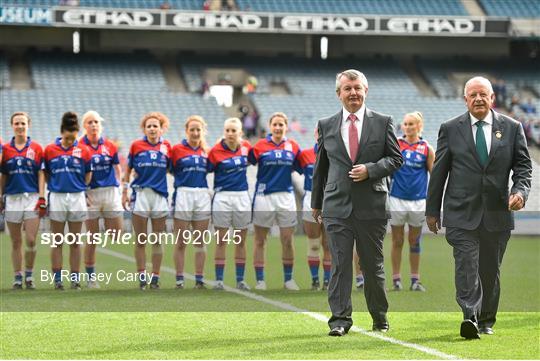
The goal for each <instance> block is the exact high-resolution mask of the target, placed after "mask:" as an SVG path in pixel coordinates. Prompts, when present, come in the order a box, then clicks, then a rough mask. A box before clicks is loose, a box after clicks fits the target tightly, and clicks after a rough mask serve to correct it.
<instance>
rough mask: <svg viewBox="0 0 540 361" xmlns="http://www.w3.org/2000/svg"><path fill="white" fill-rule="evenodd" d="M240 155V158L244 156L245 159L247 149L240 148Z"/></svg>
mask: <svg viewBox="0 0 540 361" xmlns="http://www.w3.org/2000/svg"><path fill="white" fill-rule="evenodd" d="M240 154H242V156H244V157H247V155H248V149H247V147H241V148H240Z"/></svg>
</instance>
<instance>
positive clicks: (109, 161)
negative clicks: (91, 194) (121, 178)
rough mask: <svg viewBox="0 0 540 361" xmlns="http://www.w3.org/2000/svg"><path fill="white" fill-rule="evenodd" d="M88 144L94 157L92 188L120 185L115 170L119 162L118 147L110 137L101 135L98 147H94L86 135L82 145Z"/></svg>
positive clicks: (92, 157)
mask: <svg viewBox="0 0 540 361" xmlns="http://www.w3.org/2000/svg"><path fill="white" fill-rule="evenodd" d="M83 144H84V145H86V147H87V148H88V152H89V153H90V156H91V159H92V172H93V173H92V180H91V181H90V188H92V189H94V188H100V187H118V185H119V184H118V180H117V179H116V174H115V172H114V165H115V164H119V163H120V160H119V159H118V148H117V147H116V145H114V143H113V142H111V141H110V140H108V139H104V138H103V137H100V138H99V140H98V144H97V147H95V148H94V146H92V144H91V143H90V140H89V139H88V137H87V136H86V135H85V136H84V137H83V138H82V139H81V145H83Z"/></svg>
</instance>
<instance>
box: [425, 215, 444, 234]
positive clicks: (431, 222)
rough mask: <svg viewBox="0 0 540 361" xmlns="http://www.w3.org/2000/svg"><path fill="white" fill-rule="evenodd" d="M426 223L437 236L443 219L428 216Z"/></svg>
mask: <svg viewBox="0 0 540 361" xmlns="http://www.w3.org/2000/svg"><path fill="white" fill-rule="evenodd" d="M426 223H427V226H428V228H429V230H430V231H431V232H433V233H435V234H437V232H438V231H439V230H440V229H441V218H440V217H434V216H427V217H426Z"/></svg>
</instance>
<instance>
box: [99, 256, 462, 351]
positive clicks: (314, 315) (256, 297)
mask: <svg viewBox="0 0 540 361" xmlns="http://www.w3.org/2000/svg"><path fill="white" fill-rule="evenodd" d="M98 252H100V253H103V254H106V255H109V256H112V257H116V258H120V259H123V260H125V261H128V262H135V258H134V257H131V256H128V255H125V254H123V253H120V252H116V251H112V250H110V249H106V248H98ZM161 269H162V270H163V271H166V272H169V273H172V274H176V271H175V270H174V269H172V268H171V267H167V266H162V267H161ZM184 277H185V278H187V279H190V280H195V277H194V276H193V275H191V274H189V273H184ZM205 282H206V283H207V284H209V285H213V284H214V283H215V282H214V281H205ZM225 291H227V292H231V293H235V294H238V295H241V296H244V297H247V298H251V299H253V300H256V301H259V302H263V303H266V304H269V305H272V306H275V307H277V308H281V309H283V310H286V311H293V312H297V313H301V314H304V315H306V316H308V317H311V318H313V319H315V320H318V321H321V322H325V323H327V322H328V318H327V317H326V316H324V315H322V314H320V313H316V312H311V311H308V310H304V309H301V308H298V307H296V306H293V305H291V304H288V303H285V302H281V301H276V300H272V299H270V298H266V297H264V296H261V295H258V294H256V293H253V292H249V291H242V290H237V289H236V288H233V287H229V286H225ZM350 331H353V332H356V333H360V334H362V335H365V336H369V337H372V338H376V339H378V340H381V341H385V342H388V343H391V344H394V345H399V346H403V347H407V348H411V349H413V350H416V351H420V352H423V353H426V354H428V355H430V356H435V357H439V358H441V359H445V360H459V357H457V356H454V355H450V354H447V353H444V352H441V351H439V350H436V349H433V348H430V347H425V346H422V345H417V344H415V343H411V342H406V341H401V340H398V339H395V338H392V337H388V336H385V335H383V334H380V333H377V332H369V331H366V330H364V329H362V328H360V327H357V326H352V327H351V329H350Z"/></svg>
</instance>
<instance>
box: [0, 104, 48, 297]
mask: <svg viewBox="0 0 540 361" xmlns="http://www.w3.org/2000/svg"><path fill="white" fill-rule="evenodd" d="M31 122H32V120H31V119H30V116H29V115H28V114H27V113H25V112H15V113H13V114H12V115H11V118H10V123H11V127H12V128H13V134H14V136H13V138H12V139H11V142H9V143H6V144H4V145H3V146H1V145H0V147H1V148H2V154H3V157H2V162H1V170H2V179H1V180H0V208H4V206H5V220H6V223H7V227H8V229H9V234H10V235H11V242H12V248H11V260H12V262H13V271H14V273H15V280H14V282H13V289H22V288H23V281H24V285H25V287H26V289H34V288H35V284H34V278H33V277H32V272H33V268H34V260H35V258H36V235H37V232H38V228H39V218H38V216H39V217H43V216H44V215H45V212H46V202H45V175H44V173H43V149H42V148H41V146H40V145H39V144H38V143H36V142H35V141H33V140H32V139H31V138H30V137H29V136H28V130H29V129H30V124H31ZM2 195H5V198H6V200H5V204H4V201H3V196H2ZM23 228H24V233H25V238H26V249H25V251H24V260H25V270H24V279H23V270H22V260H23V252H22V243H23V241H22V238H23V237H22V230H23Z"/></svg>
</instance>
